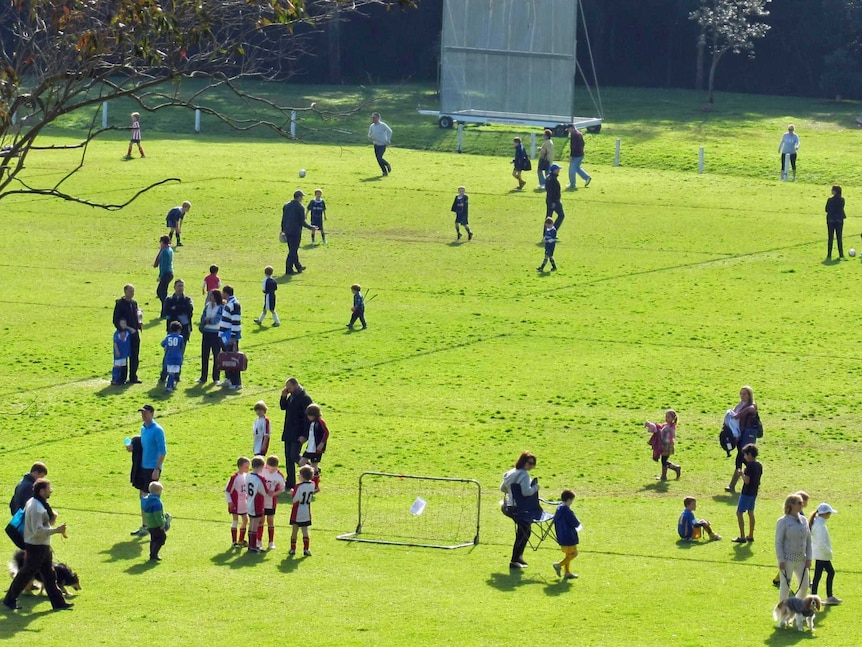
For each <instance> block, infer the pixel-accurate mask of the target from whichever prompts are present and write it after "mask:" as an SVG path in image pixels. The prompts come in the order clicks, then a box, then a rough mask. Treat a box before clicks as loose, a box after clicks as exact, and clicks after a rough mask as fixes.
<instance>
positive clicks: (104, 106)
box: [102, 101, 108, 128]
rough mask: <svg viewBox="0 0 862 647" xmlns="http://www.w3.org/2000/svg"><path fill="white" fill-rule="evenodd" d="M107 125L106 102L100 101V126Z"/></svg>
mask: <svg viewBox="0 0 862 647" xmlns="http://www.w3.org/2000/svg"><path fill="white" fill-rule="evenodd" d="M107 127H108V102H107V101H102V128H107Z"/></svg>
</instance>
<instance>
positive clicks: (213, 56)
mask: <svg viewBox="0 0 862 647" xmlns="http://www.w3.org/2000/svg"><path fill="white" fill-rule="evenodd" d="M417 2H418V0H112V1H110V2H108V1H105V0H3V1H2V4H0V145H2V149H0V199H2V198H4V197H6V196H8V195H13V194H16V193H29V194H41V195H48V196H54V197H59V198H63V199H66V200H72V201H75V202H80V203H83V204H89V205H92V206H97V207H102V208H105V209H120V208H122V207H123V206H126V205H127V204H129V203H130V202H131V201H132V200H134V199H135V198H136V197H138V196H139V195H140V194H141V193H144V192H145V191H147V190H149V189H151V188H153V187H154V186H157V185H158V184H162V183H164V182H168V181H171V180H172V179H171V178H169V179H165V180H162V181H161V182H157V183H155V184H152V185H150V186H147V187H143V188H142V189H141V190H140V191H138V192H137V193H136V194H134V195H133V196H131V197H130V198H129V199H128V200H126V201H125V202H123V203H120V204H107V203H100V202H94V201H90V200H88V199H86V198H83V197H78V196H75V195H71V194H70V193H68V192H66V191H65V190H64V183H65V182H66V181H67V180H68V179H69V178H70V177H71V176H72V175H74V174H75V173H76V172H77V171H78V170H80V169H81V168H82V167H83V165H84V162H85V159H86V151H87V147H88V145H89V144H90V142H92V141H93V140H94V139H95V138H96V137H98V136H99V135H101V134H103V133H104V132H105V131H108V130H116V129H119V127H117V126H109V127H107V128H100V127H97V125H96V115H97V112H98V106H99V105H100V104H101V103H102V102H104V101H109V100H111V99H117V98H128V99H131V100H132V101H134V102H135V103H136V104H137V105H138V106H140V109H141V111H148V112H153V111H157V110H162V109H165V108H171V107H178V106H179V107H184V108H188V109H200V110H201V112H203V113H205V114H209V115H213V116H214V117H216V118H217V119H220V120H221V121H223V122H225V123H227V124H229V125H230V126H232V127H234V128H237V129H241V130H247V129H251V128H257V127H264V128H269V129H271V130H273V131H276V132H278V133H279V134H281V135H284V136H289V121H290V119H289V115H290V112H291V111H292V110H294V109H298V110H305V111H311V112H315V113H317V114H318V115H320V116H321V117H323V118H331V117H337V116H338V115H337V114H335V113H326V112H323V111H320V110H318V109H317V108H316V107H315V106H314V105H313V104H312V105H311V106H308V107H304V108H293V107H290V106H280V105H277V104H275V103H273V102H272V101H270V100H267V99H266V98H265V97H262V96H256V95H254V94H249V93H248V92H246V91H245V90H244V89H243V88H244V85H243V83H242V82H243V81H244V80H245V79H261V78H263V79H267V78H269V79H275V78H281V79H283V78H285V77H286V76H287V75H289V73H290V66H291V62H292V61H293V60H295V59H296V57H298V56H299V55H300V54H302V53H303V38H302V34H303V33H309V32H311V31H313V30H314V29H316V27H317V25H320V24H324V23H326V21H329V20H331V19H333V18H338V17H339V15H345V14H349V13H352V12H358V11H361V9H362V8H363V7H369V6H370V5H380V6H386V7H387V8H390V7H401V8H406V7H409V6H416V4H417ZM192 78H194V79H202V80H203V83H204V89H203V90H201V91H199V92H196V93H195V94H193V95H192V96H191V97H190V98H189V97H185V98H183V97H182V96H181V95H180V93H179V91H178V87H179V83H180V82H181V81H182V80H183V79H192ZM214 88H219V89H220V90H224V89H227V90H228V91H229V92H231V93H233V94H234V95H235V96H236V97H238V98H239V99H240V100H241V101H242V102H243V103H244V104H245V105H246V106H248V107H249V108H250V109H249V110H247V111H246V114H252V115H253V114H254V108H256V107H260V108H266V110H267V111H268V113H269V114H270V115H273V114H274V115H276V118H274V119H273V118H269V119H267V120H264V119H262V118H255V117H254V116H250V117H242V116H240V117H237V116H235V115H233V114H228V113H226V112H222V111H220V109H219V108H218V107H217V106H210V105H207V104H206V102H205V100H204V99H203V96H204V94H205V93H206V91H207V90H209V89H214ZM85 110H90V111H92V114H93V120H92V122H91V125H90V127H89V129H88V130H87V132H86V133H85V134H84V135H82V137H81V139H80V141H78V142H77V143H74V144H70V145H67V146H51V145H47V146H42V145H40V143H39V142H40V137H41V136H42V135H43V132H44V130H45V128H46V127H48V126H49V125H51V124H52V123H54V122H55V121H57V119H59V118H60V117H62V116H64V115H68V114H70V113H73V112H75V111H85ZM45 148H50V149H57V148H62V149H69V150H71V151H77V152H76V153H75V159H76V160H77V161H76V162H74V163H71V162H70V170H69V172H68V173H67V174H66V175H65V176H64V177H63V178H62V179H61V180H59V181H58V182H56V183H51V184H47V185H38V184H32V183H30V182H29V181H28V179H27V178H26V177H25V174H24V173H22V171H23V170H24V167H25V161H26V159H27V156H28V155H29V154H31V153H32V152H34V151H38V150H41V149H45Z"/></svg>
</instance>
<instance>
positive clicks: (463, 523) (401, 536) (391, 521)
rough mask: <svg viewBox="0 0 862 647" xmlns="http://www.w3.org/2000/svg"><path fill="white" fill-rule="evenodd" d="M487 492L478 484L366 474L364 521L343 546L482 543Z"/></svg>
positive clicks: (362, 503)
mask: <svg viewBox="0 0 862 647" xmlns="http://www.w3.org/2000/svg"><path fill="white" fill-rule="evenodd" d="M481 500H482V488H481V486H480V485H479V481H476V480H475V479H459V478H446V477H442V476H413V475H411V474H389V473H386V472H363V473H362V474H361V475H360V476H359V521H358V523H357V524H356V531H355V532H350V533H346V534H343V535H339V536H338V539H341V540H343V541H362V542H366V543H371V544H394V545H398V546H419V547H423V548H449V549H451V548H464V547H466V546H474V545H476V544H478V543H479V509H480V507H481Z"/></svg>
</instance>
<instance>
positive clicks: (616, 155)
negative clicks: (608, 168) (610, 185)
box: [614, 137, 621, 166]
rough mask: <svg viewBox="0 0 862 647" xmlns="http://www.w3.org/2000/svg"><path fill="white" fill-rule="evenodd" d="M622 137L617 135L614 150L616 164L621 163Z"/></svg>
mask: <svg viewBox="0 0 862 647" xmlns="http://www.w3.org/2000/svg"><path fill="white" fill-rule="evenodd" d="M620 141H621V140H620V138H619V137H617V143H616V147H615V150H614V166H619V165H620Z"/></svg>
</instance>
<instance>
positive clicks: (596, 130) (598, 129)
mask: <svg viewBox="0 0 862 647" xmlns="http://www.w3.org/2000/svg"><path fill="white" fill-rule="evenodd" d="M587 132H588V133H592V134H593V135H598V134H599V133H600V132H602V125H601V124H599V125H598V126H590V127H589V128H587Z"/></svg>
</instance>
